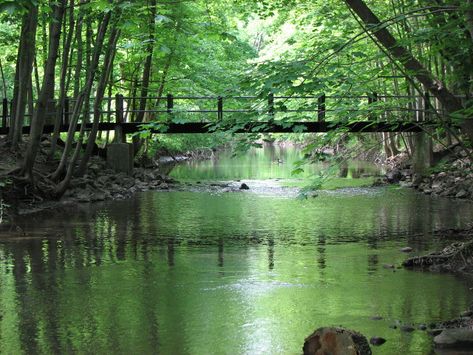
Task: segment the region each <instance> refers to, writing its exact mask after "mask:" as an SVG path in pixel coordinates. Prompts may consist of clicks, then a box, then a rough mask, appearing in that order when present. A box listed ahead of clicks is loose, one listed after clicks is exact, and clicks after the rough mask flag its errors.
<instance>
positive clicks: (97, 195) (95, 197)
mask: <svg viewBox="0 0 473 355" xmlns="http://www.w3.org/2000/svg"><path fill="white" fill-rule="evenodd" d="M92 200H93V201H104V200H105V193H103V192H97V193H95V194H94V195H93V196H92Z"/></svg>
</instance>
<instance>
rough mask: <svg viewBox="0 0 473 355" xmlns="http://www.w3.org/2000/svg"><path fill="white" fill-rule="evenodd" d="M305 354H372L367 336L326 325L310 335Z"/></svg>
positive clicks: (305, 344) (305, 343)
mask: <svg viewBox="0 0 473 355" xmlns="http://www.w3.org/2000/svg"><path fill="white" fill-rule="evenodd" d="M303 352H304V355H319V354H333V355H342V354H343V355H345V354H346V355H371V349H370V346H369V344H368V341H367V340H366V338H365V337H364V336H363V335H362V334H360V333H358V332H355V331H353V330H349V329H344V328H338V327H324V328H319V329H317V330H316V331H315V332H314V333H312V334H311V335H309V336H308V337H307V338H306V339H305V342H304V347H303Z"/></svg>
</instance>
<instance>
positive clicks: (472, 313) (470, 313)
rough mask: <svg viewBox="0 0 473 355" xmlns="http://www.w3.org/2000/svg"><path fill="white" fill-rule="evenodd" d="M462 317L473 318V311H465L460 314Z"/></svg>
mask: <svg viewBox="0 0 473 355" xmlns="http://www.w3.org/2000/svg"><path fill="white" fill-rule="evenodd" d="M460 316H462V317H471V316H473V311H471V310H468V311H464V312H462V313H461V314H460Z"/></svg>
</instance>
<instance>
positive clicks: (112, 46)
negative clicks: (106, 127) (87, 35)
mask: <svg viewBox="0 0 473 355" xmlns="http://www.w3.org/2000/svg"><path fill="white" fill-rule="evenodd" d="M119 36H120V31H119V30H118V29H117V28H116V27H114V28H113V30H112V31H111V33H110V38H109V41H108V46H107V52H106V53H105V58H104V67H103V70H102V76H101V78H100V81H99V84H98V86H97V91H96V94H95V101H94V121H93V124H92V130H91V131H90V134H89V138H88V140H87V147H86V148H85V152H84V155H83V156H82V160H81V162H80V165H79V168H78V170H77V175H78V176H82V175H84V173H85V171H86V169H87V163H88V161H89V159H90V156H91V154H92V150H93V149H94V145H95V139H96V138H97V131H98V128H99V123H100V117H102V101H103V98H104V94H105V89H106V88H107V82H108V79H109V77H110V72H111V70H112V66H113V60H114V58H115V52H116V47H117V41H118V37H119Z"/></svg>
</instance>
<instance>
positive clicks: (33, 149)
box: [22, 0, 66, 182]
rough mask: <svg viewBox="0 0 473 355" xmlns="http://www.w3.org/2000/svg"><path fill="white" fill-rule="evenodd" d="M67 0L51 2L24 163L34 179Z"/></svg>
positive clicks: (52, 89)
mask: <svg viewBox="0 0 473 355" xmlns="http://www.w3.org/2000/svg"><path fill="white" fill-rule="evenodd" d="M65 6H66V0H60V1H54V2H51V7H52V10H53V19H52V22H51V25H50V30H49V31H50V32H49V51H48V59H47V61H46V69H45V72H44V78H43V85H42V87H41V92H40V94H39V97H38V103H37V106H36V109H35V111H34V116H33V118H32V121H31V131H30V142H29V144H28V148H27V150H26V156H25V161H24V163H23V169H22V172H23V173H24V175H25V178H27V179H28V180H30V181H31V182H32V181H33V166H34V163H35V160H36V155H37V153H38V150H39V143H40V139H41V134H42V133H43V127H44V122H45V118H46V112H47V107H48V103H49V101H50V100H51V99H52V97H53V95H54V77H55V69H56V61H57V58H58V52H59V42H60V37H61V27H62V20H63V17H64V8H65Z"/></svg>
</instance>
